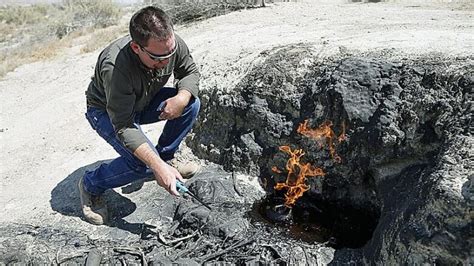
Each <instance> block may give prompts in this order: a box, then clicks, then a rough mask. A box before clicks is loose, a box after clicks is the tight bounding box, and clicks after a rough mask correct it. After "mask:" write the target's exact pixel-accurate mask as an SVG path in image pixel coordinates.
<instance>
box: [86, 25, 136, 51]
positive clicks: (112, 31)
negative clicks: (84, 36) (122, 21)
mask: <svg viewBox="0 0 474 266" xmlns="http://www.w3.org/2000/svg"><path fill="white" fill-rule="evenodd" d="M127 32H128V31H127V28H126V27H121V26H112V27H108V28H105V29H100V30H96V31H94V33H93V34H92V36H91V38H90V39H89V40H87V41H86V43H85V44H84V46H83V47H82V48H81V52H82V53H90V52H93V51H95V50H97V49H99V48H102V47H104V46H105V45H107V44H109V43H110V42H111V41H113V40H115V39H117V38H118V37H120V36H122V35H125V34H127Z"/></svg>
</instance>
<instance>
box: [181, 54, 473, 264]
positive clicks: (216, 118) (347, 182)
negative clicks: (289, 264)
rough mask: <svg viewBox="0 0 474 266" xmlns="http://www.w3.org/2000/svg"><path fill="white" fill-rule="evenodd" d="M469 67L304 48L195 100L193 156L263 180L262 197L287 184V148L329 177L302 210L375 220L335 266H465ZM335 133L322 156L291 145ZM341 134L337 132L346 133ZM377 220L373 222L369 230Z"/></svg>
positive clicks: (309, 145)
mask: <svg viewBox="0 0 474 266" xmlns="http://www.w3.org/2000/svg"><path fill="white" fill-rule="evenodd" d="M473 86H474V74H473V64H472V58H457V59H445V58H419V59H416V60H415V59H401V60H390V59H388V58H385V59H384V57H383V56H382V57H381V56H380V55H378V56H373V55H370V54H358V55H348V54H344V55H341V56H334V57H332V58H324V59H322V58H319V57H318V53H317V51H314V50H312V48H311V46H308V45H292V46H284V47H280V48H278V49H274V50H272V51H269V52H264V53H262V54H261V56H260V58H259V61H258V63H256V64H254V67H253V69H251V70H250V71H249V73H248V74H247V75H246V76H244V77H243V78H242V80H241V81H240V82H238V83H237V85H236V86H235V87H234V88H228V91H230V92H229V93H224V92H221V91H218V90H212V89H211V90H208V91H205V92H203V95H202V102H203V104H202V106H203V110H202V112H201V114H200V118H199V121H198V123H197V126H196V127H195V129H194V131H193V132H194V134H193V136H192V137H191V138H189V139H188V141H187V144H188V145H189V146H191V147H192V148H193V150H194V151H195V153H196V154H197V155H198V156H199V157H201V158H205V159H208V160H210V161H213V162H216V163H218V164H221V165H223V166H224V167H225V169H227V170H232V171H234V170H235V171H244V172H246V173H250V174H254V175H257V176H259V177H260V179H261V181H262V182H261V183H262V186H263V187H264V188H265V189H266V190H267V191H268V193H269V195H278V194H281V193H283V192H281V191H274V185H275V184H276V183H277V182H282V181H284V179H285V175H283V174H278V173H275V172H274V171H272V170H271V168H272V167H273V166H277V167H279V168H281V169H284V166H285V163H286V161H287V159H288V156H287V155H285V154H283V153H281V152H280V151H279V150H278V147H279V146H282V145H288V146H290V147H291V148H292V149H303V150H304V151H305V155H304V157H302V160H303V161H304V162H308V163H311V164H312V165H315V166H318V167H321V168H322V169H323V170H324V171H325V173H326V175H325V176H324V177H318V178H308V180H307V182H308V184H309V185H310V188H311V189H310V191H308V192H306V195H305V196H304V198H302V199H300V200H306V201H321V202H331V203H332V204H335V206H341V207H342V206H351V207H354V208H356V209H360V210H365V211H369V212H371V213H372V214H373V215H374V217H378V223H377V226H376V228H375V231H374V233H373V237H372V239H371V240H370V241H369V242H368V243H367V244H366V245H365V246H364V247H362V248H360V249H353V250H344V249H343V250H339V251H336V254H335V257H334V262H338V261H340V262H342V261H345V259H347V258H352V259H353V258H355V257H357V258H359V259H364V260H365V261H366V262H374V261H376V262H393V263H401V262H408V263H421V262H440V263H446V264H451V263H466V262H468V261H472V259H470V257H469V256H470V254H469V252H470V250H472V241H473V238H472V236H471V235H470V234H469V228H470V226H472V222H471V220H472V212H471V209H472V195H473V194H472V192H473V187H472V185H471V183H473V182H474V181H473V179H474V177H473V165H474V162H473V154H472V153H473V150H474V139H473V137H472V129H473V128H472V113H473V107H472V98H473ZM305 120H308V125H309V126H310V127H314V128H315V127H317V126H318V125H320V124H321V123H323V122H324V121H331V122H332V124H333V129H334V131H335V132H336V133H337V134H341V133H342V132H343V131H344V130H345V136H346V140H345V141H343V142H340V143H337V145H336V152H337V154H338V155H339V156H340V157H341V159H342V160H341V162H340V163H338V162H336V161H335V160H334V158H333V157H332V156H331V155H330V153H329V152H328V150H327V149H326V148H321V147H320V146H319V145H318V143H317V142H315V141H314V140H313V139H310V138H307V137H305V136H303V135H301V134H298V133H297V128H298V126H299V125H300V124H301V123H303V122H304V121H305ZM343 127H345V128H343ZM374 219H377V218H374Z"/></svg>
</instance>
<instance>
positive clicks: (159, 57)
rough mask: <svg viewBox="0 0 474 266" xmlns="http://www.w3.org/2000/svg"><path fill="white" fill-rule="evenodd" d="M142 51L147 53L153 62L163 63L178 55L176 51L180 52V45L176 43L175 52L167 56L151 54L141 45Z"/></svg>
mask: <svg viewBox="0 0 474 266" xmlns="http://www.w3.org/2000/svg"><path fill="white" fill-rule="evenodd" d="M140 49H141V50H142V51H143V52H145V53H146V54H147V55H148V57H150V59H151V60H153V61H158V62H161V61H165V60H166V59H169V58H170V57H172V56H173V55H174V54H175V53H176V50H178V43H177V42H175V44H174V49H173V51H171V53H169V54H166V55H157V54H153V53H150V52H148V51H147V50H146V49H145V47H143V46H141V45H140Z"/></svg>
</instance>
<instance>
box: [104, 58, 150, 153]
mask: <svg viewBox="0 0 474 266" xmlns="http://www.w3.org/2000/svg"><path fill="white" fill-rule="evenodd" d="M102 77H103V85H104V89H105V94H106V99H107V105H106V109H107V113H108V115H109V117H110V121H111V123H112V125H113V127H114V130H115V133H116V134H117V136H118V138H119V139H120V141H121V142H122V143H123V144H124V145H125V147H127V148H128V149H129V150H130V151H131V152H132V153H133V152H134V151H135V150H136V149H137V148H138V146H140V145H141V144H143V143H145V142H146V137H145V135H144V134H143V133H142V132H141V131H140V130H139V129H138V128H137V127H136V126H135V125H134V121H135V109H134V106H135V93H134V90H133V87H132V84H131V76H130V74H129V73H126V72H124V71H121V70H120V69H119V68H117V67H114V66H113V65H112V64H109V65H105V66H103V68H102Z"/></svg>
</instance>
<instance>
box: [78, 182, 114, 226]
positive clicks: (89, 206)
mask: <svg viewBox="0 0 474 266" xmlns="http://www.w3.org/2000/svg"><path fill="white" fill-rule="evenodd" d="M78 186H79V195H80V197H81V207H82V213H83V214H84V217H85V218H86V220H87V221H88V222H90V223H91V224H96V225H102V224H104V223H106V222H107V220H108V211H107V206H106V205H105V203H104V202H103V201H102V198H101V196H94V195H91V194H90V193H89V192H87V191H86V190H85V188H84V181H83V177H81V178H80V179H79V183H78Z"/></svg>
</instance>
